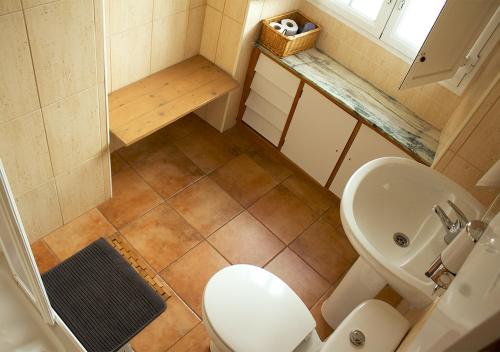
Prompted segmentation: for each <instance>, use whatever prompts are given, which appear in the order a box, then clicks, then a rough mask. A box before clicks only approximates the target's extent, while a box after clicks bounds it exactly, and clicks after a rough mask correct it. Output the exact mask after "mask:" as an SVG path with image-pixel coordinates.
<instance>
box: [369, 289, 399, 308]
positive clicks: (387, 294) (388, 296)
mask: <svg viewBox="0 0 500 352" xmlns="http://www.w3.org/2000/svg"><path fill="white" fill-rule="evenodd" d="M375 298H376V299H380V300H382V301H384V302H387V303H389V304H390V305H391V306H393V307H394V308H397V306H398V305H399V303H401V301H402V300H403V297H401V296H400V295H399V293H397V292H396V291H394V289H393V288H392V287H391V286H389V285H385V286H384V288H383V289H382V290H380V292H379V293H378V294H377V296H376V297H375Z"/></svg>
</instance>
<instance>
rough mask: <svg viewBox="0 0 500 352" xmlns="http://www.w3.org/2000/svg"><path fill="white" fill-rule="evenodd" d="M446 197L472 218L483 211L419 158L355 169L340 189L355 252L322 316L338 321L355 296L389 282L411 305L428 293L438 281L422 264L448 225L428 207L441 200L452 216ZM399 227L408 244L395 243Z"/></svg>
mask: <svg viewBox="0 0 500 352" xmlns="http://www.w3.org/2000/svg"><path fill="white" fill-rule="evenodd" d="M447 200H451V201H452V202H453V203H455V204H456V205H457V206H458V207H459V208H460V209H461V210H462V211H463V212H464V213H465V215H466V216H467V217H468V219H469V220H474V219H480V218H481V216H482V214H483V212H484V208H483V206H482V205H481V204H480V203H479V202H478V201H477V200H476V199H475V198H474V197H472V196H471V195H470V194H469V193H468V192H467V191H466V190H464V189H463V188H462V187H460V186H459V185H457V184H456V183H454V182H453V181H451V180H450V179H448V178H447V177H445V176H443V175H442V174H440V173H438V172H437V171H435V170H433V169H431V168H429V167H426V166H424V165H422V164H420V163H417V162H416V161H412V160H408V159H403V158H394V157H390V158H381V159H377V160H373V161H371V162H369V163H367V164H365V165H363V166H362V167H361V168H360V169H359V170H357V171H356V172H355V173H354V174H353V175H352V177H351V178H350V180H349V182H348V183H347V185H346V187H345V190H344V193H343V195H342V201H341V207H340V214H341V219H342V225H343V227H344V230H345V232H346V234H347V237H348V238H349V240H350V242H351V243H352V245H353V247H354V248H355V249H356V251H357V252H358V253H359V255H360V258H359V259H358V262H356V263H355V265H354V266H353V267H352V268H351V270H350V271H349V272H348V273H347V275H346V276H345V277H344V279H342V281H341V282H340V284H339V285H338V287H337V289H336V290H335V291H334V292H333V293H332V295H331V296H330V298H328V299H327V300H326V301H325V303H324V304H323V307H322V312H323V316H324V317H325V319H326V321H327V322H329V323H330V325H332V326H333V327H336V326H337V325H338V323H339V322H340V321H342V319H343V318H344V314H346V313H344V312H347V313H348V312H349V311H350V310H351V309H353V308H354V307H355V306H356V305H357V304H359V303H360V302H359V300H360V299H361V301H362V300H365V299H367V298H370V297H373V296H374V295H376V294H377V292H378V291H379V290H380V288H382V287H383V286H384V285H385V284H386V283H388V284H389V285H390V286H391V287H392V288H393V289H394V290H396V291H397V292H398V293H399V294H400V295H401V296H402V297H403V298H404V299H406V300H407V301H408V302H409V303H410V304H411V305H412V306H414V307H417V308H422V307H425V306H427V305H429V304H430V303H431V302H432V301H433V299H434V297H433V291H434V286H435V285H434V282H433V281H432V280H431V279H429V278H428V277H426V276H425V272H426V270H427V269H428V267H429V266H430V264H431V263H432V262H433V261H434V260H435V259H436V258H437V257H438V255H440V253H441V251H442V250H443V249H444V248H445V247H446V243H445V242H444V235H445V233H446V232H445V229H444V227H443V225H442V224H441V222H440V220H439V218H438V217H437V215H436V214H435V213H434V211H433V210H432V207H433V205H435V204H438V205H440V206H441V207H442V208H443V210H445V212H446V213H447V214H448V216H449V217H450V218H451V219H452V220H454V219H455V215H454V214H453V213H452V211H451V208H450V207H449V205H448V204H447ZM396 233H400V234H403V235H404V237H405V238H406V239H407V243H403V244H407V246H406V247H402V246H400V245H398V244H396V242H395V240H394V234H396ZM398 238H399V240H401V239H402V237H401V236H399V237H398ZM401 242H404V240H403V241H400V244H401Z"/></svg>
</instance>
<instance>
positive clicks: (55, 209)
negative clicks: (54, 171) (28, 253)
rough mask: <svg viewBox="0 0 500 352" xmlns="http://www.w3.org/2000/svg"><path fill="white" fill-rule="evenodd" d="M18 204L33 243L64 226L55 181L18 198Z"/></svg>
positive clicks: (25, 227)
mask: <svg viewBox="0 0 500 352" xmlns="http://www.w3.org/2000/svg"><path fill="white" fill-rule="evenodd" d="M16 204H17V207H18V209H19V213H20V214H21V219H22V221H23V225H24V229H25V230H26V232H27V234H28V237H29V240H30V242H31V243H33V242H35V241H36V240H38V239H39V238H41V237H42V236H44V235H46V234H48V233H50V232H52V231H53V230H55V229H57V228H58V227H60V226H62V224H63V223H62V217H61V209H60V207H59V200H58V198H57V190H56V184H55V181H54V180H50V181H49V182H47V183H44V184H43V185H41V186H39V187H37V188H35V189H33V190H31V191H29V192H28V193H25V194H23V195H22V196H20V197H18V198H16Z"/></svg>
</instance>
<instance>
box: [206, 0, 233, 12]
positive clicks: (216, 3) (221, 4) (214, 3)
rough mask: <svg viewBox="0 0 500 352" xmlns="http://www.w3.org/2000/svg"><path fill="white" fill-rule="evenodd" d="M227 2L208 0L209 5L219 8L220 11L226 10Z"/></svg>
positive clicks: (223, 0)
mask: <svg viewBox="0 0 500 352" xmlns="http://www.w3.org/2000/svg"><path fill="white" fill-rule="evenodd" d="M228 1H238V0H228ZM225 3H226V0H207V4H208V6H212V7H213V8H214V9H216V10H218V11H219V12H222V11H224V5H225Z"/></svg>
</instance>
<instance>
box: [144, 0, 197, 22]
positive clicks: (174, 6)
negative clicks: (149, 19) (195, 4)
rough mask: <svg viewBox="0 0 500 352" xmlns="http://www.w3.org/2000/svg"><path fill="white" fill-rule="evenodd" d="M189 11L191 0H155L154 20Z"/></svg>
mask: <svg viewBox="0 0 500 352" xmlns="http://www.w3.org/2000/svg"><path fill="white" fill-rule="evenodd" d="M188 9H189V0H154V14H153V18H154V19H155V20H158V19H161V18H165V17H167V16H170V15H173V14H175V13H179V12H184V11H187V10H188Z"/></svg>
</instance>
